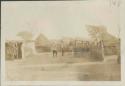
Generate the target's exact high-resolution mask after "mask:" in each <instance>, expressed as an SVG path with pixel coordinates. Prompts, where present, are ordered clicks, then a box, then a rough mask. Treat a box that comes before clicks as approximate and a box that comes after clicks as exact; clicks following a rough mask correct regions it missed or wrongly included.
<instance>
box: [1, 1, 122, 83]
mask: <svg viewBox="0 0 125 86" xmlns="http://www.w3.org/2000/svg"><path fill="white" fill-rule="evenodd" d="M111 1H112V0H103V1H102V0H95V1H83V2H81V1H77V2H75V1H72V2H63V3H62V2H42V1H41V2H30V3H29V2H3V3H2V29H3V31H4V33H5V70H6V71H5V78H6V80H8V81H120V80H121V71H120V70H121V69H120V68H121V63H120V59H121V57H120V36H119V35H120V22H119V3H118V4H117V2H114V0H113V2H111Z"/></svg>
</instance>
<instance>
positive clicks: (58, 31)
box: [1, 0, 119, 39]
mask: <svg viewBox="0 0 125 86" xmlns="http://www.w3.org/2000/svg"><path fill="white" fill-rule="evenodd" d="M1 12H2V31H4V33H5V35H6V39H16V38H17V37H16V34H17V33H18V32H20V31H23V30H26V31H31V32H32V33H33V34H34V35H35V36H37V35H38V34H39V33H43V34H44V35H45V36H47V37H48V38H49V39H58V38H62V37H66V36H68V37H83V38H89V36H88V32H87V31H86V27H85V25H86V24H87V25H88V24H90V25H104V26H106V27H107V29H108V32H110V33H111V34H113V35H115V36H117V35H118V23H119V21H118V13H119V11H118V10H117V8H116V7H114V6H110V3H109V0H89V1H66V2H63V1H53V2H51V1H48V2H47V1H37V2H35V1H33V2H26V1H25V2H24V1H21V2H15V1H11V2H2V11H1Z"/></svg>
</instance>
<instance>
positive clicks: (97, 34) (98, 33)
mask: <svg viewBox="0 0 125 86" xmlns="http://www.w3.org/2000/svg"><path fill="white" fill-rule="evenodd" d="M86 27H87V30H88V32H89V35H90V36H91V38H92V40H93V42H95V43H96V45H97V44H98V43H100V45H101V46H100V47H101V54H102V58H103V59H104V41H103V39H104V34H105V33H106V32H107V31H106V28H105V27H104V26H93V25H86Z"/></svg>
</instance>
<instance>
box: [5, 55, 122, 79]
mask: <svg viewBox="0 0 125 86" xmlns="http://www.w3.org/2000/svg"><path fill="white" fill-rule="evenodd" d="M91 58H92V57H88V56H87V55H86V57H84V56H83V57H74V56H72V55H70V54H67V55H65V56H61V55H58V56H57V57H53V56H52V55H51V54H50V53H43V54H37V55H30V56H28V57H25V58H23V59H20V60H10V61H6V79H7V80H20V81H24V80H28V81H32V80H33V81H38V80H39V81H46V80H49V81H50V80H52V81H58V80H63V81H67V80H68V81H72V80H77V81H118V80H120V76H121V75H120V72H121V71H120V64H117V56H106V57H105V60H104V61H103V62H99V61H98V62H96V61H94V60H92V59H91Z"/></svg>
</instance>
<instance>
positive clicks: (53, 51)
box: [52, 44, 65, 56]
mask: <svg viewBox="0 0 125 86" xmlns="http://www.w3.org/2000/svg"><path fill="white" fill-rule="evenodd" d="M64 52H65V49H64V46H63V45H62V46H61V54H62V56H64ZM52 53H53V56H57V55H58V47H57V45H56V44H55V45H53V46H52Z"/></svg>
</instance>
